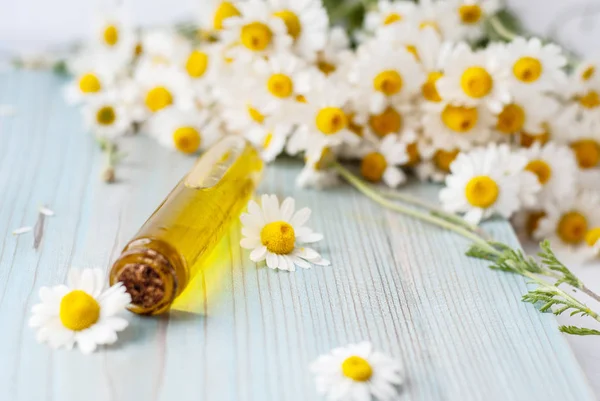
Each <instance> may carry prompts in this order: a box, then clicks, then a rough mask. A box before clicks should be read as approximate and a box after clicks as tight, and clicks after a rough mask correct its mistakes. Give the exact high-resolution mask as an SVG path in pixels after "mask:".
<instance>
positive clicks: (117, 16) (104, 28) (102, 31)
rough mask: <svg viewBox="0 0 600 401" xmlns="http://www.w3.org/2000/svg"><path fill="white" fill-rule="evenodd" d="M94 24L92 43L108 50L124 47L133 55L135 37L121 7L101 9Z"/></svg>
mask: <svg viewBox="0 0 600 401" xmlns="http://www.w3.org/2000/svg"><path fill="white" fill-rule="evenodd" d="M98 16H99V18H98V19H97V20H96V21H95V24H94V31H93V32H94V34H93V38H92V45H93V46H98V47H100V48H102V49H104V50H108V51H118V49H123V48H126V49H127V50H126V51H127V52H129V53H130V57H133V55H134V50H135V44H136V38H135V33H134V30H133V26H132V24H131V22H130V21H129V18H128V13H127V11H126V10H125V9H124V8H123V7H118V8H113V9H110V10H103V11H101V12H100V13H98Z"/></svg>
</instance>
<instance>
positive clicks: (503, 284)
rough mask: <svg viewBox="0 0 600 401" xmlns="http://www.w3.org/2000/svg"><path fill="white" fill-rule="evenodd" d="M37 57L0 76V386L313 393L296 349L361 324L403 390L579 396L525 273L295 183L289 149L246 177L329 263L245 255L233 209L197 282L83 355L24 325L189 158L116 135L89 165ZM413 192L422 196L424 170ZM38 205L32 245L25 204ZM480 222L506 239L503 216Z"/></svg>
mask: <svg viewBox="0 0 600 401" xmlns="http://www.w3.org/2000/svg"><path fill="white" fill-rule="evenodd" d="M63 83H64V82H63V81H62V80H61V79H59V78H57V77H53V76H51V75H49V74H43V73H31V72H16V73H9V74H4V75H0V103H10V104H14V105H15V106H16V107H17V109H18V114H17V115H16V116H14V117H13V118H11V119H3V120H0V194H2V196H0V322H2V323H1V327H0V399H3V400H4V399H6V400H11V401H12V400H16V401H21V400H27V401H29V400H35V401H42V400H60V401H70V400H74V401H80V400H82V399H85V400H88V401H104V400H132V399H139V400H162V401H173V400H178V401H186V400H198V399H202V400H205V401H211V400H219V401H221V400H231V401H234V400H235V401H238V400H239V401H248V400H256V401H271V400H273V401H275V400H277V401H282V400H289V401H296V400H298V401H300V400H303V401H304V400H319V399H320V398H319V397H318V396H317V395H316V394H315V389H314V384H313V378H312V377H311V375H310V373H309V372H308V368H307V367H308V364H309V363H310V362H311V361H313V360H314V359H315V358H316V357H317V356H318V355H319V354H321V353H324V352H327V351H329V350H330V349H331V348H333V347H336V346H339V345H344V344H347V343H350V342H355V341H361V340H370V341H372V342H373V343H374V344H375V345H376V347H377V348H379V349H381V350H383V351H384V352H386V353H389V354H391V355H393V356H395V357H397V358H400V359H401V360H402V361H403V362H404V365H405V371H406V372H405V374H406V377H407V385H406V386H405V387H404V389H403V393H402V394H403V395H402V399H405V400H419V401H420V400H423V401H425V400H440V401H445V400H447V401H453V400H460V401H465V400H481V399H485V400H502V401H505V400H548V399H562V400H576V401H585V400H592V399H593V397H592V395H591V393H590V390H589V387H588V385H587V383H586V382H585V379H584V377H583V375H582V373H581V370H580V368H579V366H578V365H577V363H576V361H575V359H574V357H573V355H572V353H571V350H570V349H569V347H568V346H567V344H566V342H565V341H564V338H563V337H562V335H561V334H560V333H559V332H558V331H557V330H556V321H555V320H554V318H553V317H552V316H551V315H544V314H540V313H539V312H537V311H536V310H535V309H534V308H533V307H532V306H531V305H528V304H524V303H522V302H521V301H520V297H521V295H522V294H523V293H524V291H525V289H526V284H525V282H524V281H523V280H522V279H521V278H519V277H515V276H511V275H508V274H503V273H499V272H492V271H490V270H489V269H487V267H486V265H485V263H482V262H480V261H477V260H473V259H469V258H467V257H465V256H464V255H463V254H464V251H465V250H466V248H467V246H468V243H467V241H465V240H463V239H462V238H459V237H457V236H456V235H454V234H451V233H448V232H444V231H442V230H439V229H437V228H435V227H431V226H427V225H424V224H422V223H420V222H418V221H415V220H412V219H410V218H407V217H404V216H400V215H397V214H394V213H391V212H387V211H384V210H382V209H381V208H380V207H378V206H377V205H376V204H373V203H372V202H370V201H369V200H367V199H365V198H364V197H362V196H361V195H359V194H358V193H356V192H355V191H353V190H352V189H351V188H349V187H347V186H342V187H339V188H335V189H332V190H329V191H327V192H318V191H306V190H299V189H297V188H295V186H294V183H293V181H294V180H293V177H294V175H295V174H297V172H298V167H299V166H298V165H296V164H294V163H293V162H287V163H286V162H282V163H278V164H276V165H275V166H270V167H269V168H268V169H267V174H266V177H265V180H264V183H263V185H262V187H261V191H262V192H269V193H276V194H277V195H278V196H281V197H284V196H293V197H295V198H296V199H297V204H298V205H306V206H309V207H311V208H312V209H313V217H312V227H313V228H314V229H316V230H318V231H321V232H323V233H324V234H325V238H326V240H325V241H323V242H322V243H320V244H319V250H320V251H321V252H322V253H323V255H324V256H325V257H327V258H328V259H330V260H331V261H332V262H333V263H332V266H331V267H326V268H323V267H319V268H313V269H311V270H300V271H297V272H295V273H287V272H278V271H272V270H269V269H267V268H265V267H262V266H256V265H255V264H254V263H252V262H250V260H249V259H248V254H247V252H246V251H243V250H241V249H240V248H239V246H238V243H239V239H240V234H239V226H237V225H236V226H235V227H232V229H231V230H230V234H229V236H228V237H226V238H225V239H224V240H223V241H222V242H221V243H220V245H219V247H218V250H217V252H215V254H214V255H213V257H212V260H211V263H210V266H211V267H210V270H209V271H208V272H207V274H206V277H205V280H204V282H202V280H197V281H196V282H194V286H195V287H194V289H196V290H197V291H198V292H200V291H201V290H202V287H203V285H206V289H207V291H206V297H196V298H195V299H188V300H187V301H186V302H183V303H181V304H180V305H179V308H180V309H181V310H179V311H176V312H174V313H172V314H170V315H169V316H164V317H161V318H141V317H137V316H132V319H131V326H130V327H129V328H128V329H127V330H126V331H125V332H124V333H123V334H122V336H121V337H120V340H119V342H118V344H117V345H116V346H113V347H109V348H104V349H101V350H100V351H99V352H97V353H95V354H93V355H91V356H87V357H86V356H83V355H81V354H80V353H78V352H66V351H51V350H50V349H49V348H48V347H46V346H42V345H38V344H37V343H36V342H35V333H34V332H33V331H32V330H31V329H29V328H28V327H27V320H28V317H29V310H30V308H31V306H32V305H33V304H34V303H36V302H37V291H38V289H39V287H40V286H42V285H54V284H56V283H59V282H62V281H63V280H64V279H65V276H66V272H67V270H68V267H69V266H70V265H74V266H79V267H92V266H101V267H104V268H105V269H108V268H109V266H110V263H111V261H112V260H114V258H115V257H116V256H117V255H118V253H119V251H120V249H121V248H122V247H123V246H124V244H125V243H126V242H127V240H128V239H129V238H130V237H131V236H132V235H133V234H134V233H135V231H136V230H137V228H138V227H139V226H140V224H141V223H143V221H144V220H145V219H146V217H147V216H148V215H149V213H151V212H152V210H153V209H154V208H155V206H156V205H157V204H158V202H160V200H162V198H163V197H164V196H165V194H166V193H167V192H168V190H169V189H170V188H171V187H172V186H173V185H174V184H175V183H176V182H177V180H178V179H179V178H180V177H181V176H182V175H183V174H184V173H185V172H186V171H187V169H188V168H189V167H190V166H191V164H192V163H193V160H192V159H190V158H186V157H183V156H180V155H176V154H173V153H170V152H168V151H166V150H164V149H161V148H159V147H157V146H156V145H155V144H154V143H152V142H151V141H150V140H149V139H148V138H145V137H138V138H127V139H126V140H124V141H123V142H124V143H123V149H124V150H125V151H126V152H127V153H128V156H127V159H126V160H125V161H124V162H123V164H122V165H121V166H120V169H119V177H120V180H119V182H118V183H116V184H114V185H105V184H103V183H102V182H100V180H99V179H98V176H99V174H100V172H101V169H102V163H103V160H102V156H101V154H100V152H99V151H98V150H97V149H96V147H95V146H94V144H93V141H92V140H91V138H90V137H89V135H87V134H85V132H84V130H83V126H82V123H81V119H80V117H79V114H78V112H77V110H76V109H73V108H69V107H68V106H66V105H65V104H64V103H63V102H62V100H61V99H60V95H59V90H60V87H61V85H62V84H63ZM409 190H410V191H412V192H413V193H418V194H420V195H423V196H432V195H433V194H434V193H435V191H436V190H437V189H436V188H435V187H434V186H427V185H416V186H412V187H411V188H410V189H409ZM42 203H44V204H47V205H48V206H50V207H51V208H52V209H53V210H55V211H56V216H55V217H51V218H48V219H47V221H46V225H45V231H44V236H43V238H42V241H41V245H40V247H39V249H38V250H37V251H36V250H34V249H33V236H31V235H23V236H20V237H13V236H12V235H11V234H10V233H11V231H12V230H13V229H14V228H17V227H20V226H23V225H32V224H33V223H34V222H35V219H36V213H37V207H38V206H39V205H40V204H42ZM486 229H488V230H489V231H490V232H492V233H493V235H494V237H495V238H497V239H499V240H502V241H506V242H508V243H510V244H513V245H516V244H517V241H516V238H515V237H514V235H513V233H512V231H511V229H510V227H509V225H508V224H507V223H505V222H493V223H490V224H488V225H486Z"/></svg>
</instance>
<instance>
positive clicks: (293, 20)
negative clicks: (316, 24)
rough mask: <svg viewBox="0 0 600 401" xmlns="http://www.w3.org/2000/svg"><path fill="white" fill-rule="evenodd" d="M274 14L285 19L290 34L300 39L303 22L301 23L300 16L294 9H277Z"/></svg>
mask: <svg viewBox="0 0 600 401" xmlns="http://www.w3.org/2000/svg"><path fill="white" fill-rule="evenodd" d="M273 15H274V16H276V17H279V18H281V19H282V20H283V22H284V23H285V27H286V28H287V33H288V35H290V36H291V37H292V38H294V39H298V36H300V33H301V32H302V24H301V23H300V18H298V16H297V15H296V14H295V13H294V12H293V11H290V10H282V11H277V12H276V13H274V14H273Z"/></svg>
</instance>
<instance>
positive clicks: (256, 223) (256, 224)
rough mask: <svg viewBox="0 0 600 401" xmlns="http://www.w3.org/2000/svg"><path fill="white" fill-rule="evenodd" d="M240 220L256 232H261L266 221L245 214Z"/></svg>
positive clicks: (259, 217)
mask: <svg viewBox="0 0 600 401" xmlns="http://www.w3.org/2000/svg"><path fill="white" fill-rule="evenodd" d="M240 220H241V221H242V224H243V225H244V226H245V227H249V228H251V229H254V230H260V229H262V227H263V225H264V219H263V218H262V217H261V216H257V215H254V214H248V213H244V214H242V215H241V216H240Z"/></svg>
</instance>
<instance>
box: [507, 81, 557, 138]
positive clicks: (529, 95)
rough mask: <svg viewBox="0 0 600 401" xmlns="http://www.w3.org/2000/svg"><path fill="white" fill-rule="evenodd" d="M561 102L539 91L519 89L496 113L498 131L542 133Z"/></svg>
mask: <svg viewBox="0 0 600 401" xmlns="http://www.w3.org/2000/svg"><path fill="white" fill-rule="evenodd" d="M558 109H559V103H558V102H557V101H556V100H555V99H554V98H552V97H550V96H546V95H543V94H540V93H538V92H533V91H532V92H525V91H519V92H515V93H514V94H513V95H512V100H511V102H510V103H507V104H505V105H504V106H503V107H502V110H500V112H498V113H496V126H495V128H496V131H498V132H500V133H501V134H506V135H510V134H518V133H522V132H525V133H527V134H528V135H530V136H531V135H534V136H535V135H540V134H543V133H544V132H545V131H546V130H547V125H548V124H547V122H548V121H549V120H550V119H552V118H553V116H554V115H555V114H556V113H557V112H558Z"/></svg>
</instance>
